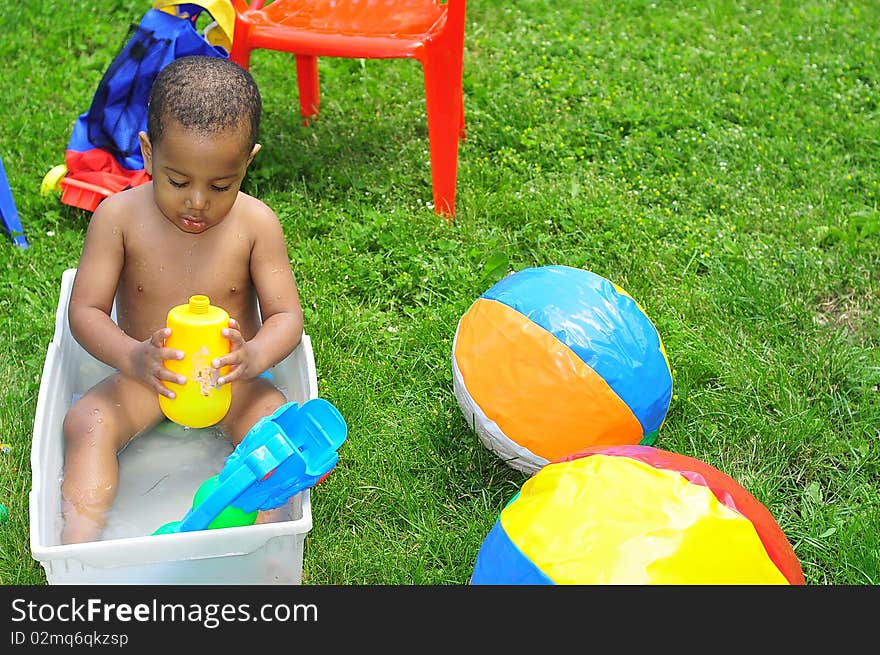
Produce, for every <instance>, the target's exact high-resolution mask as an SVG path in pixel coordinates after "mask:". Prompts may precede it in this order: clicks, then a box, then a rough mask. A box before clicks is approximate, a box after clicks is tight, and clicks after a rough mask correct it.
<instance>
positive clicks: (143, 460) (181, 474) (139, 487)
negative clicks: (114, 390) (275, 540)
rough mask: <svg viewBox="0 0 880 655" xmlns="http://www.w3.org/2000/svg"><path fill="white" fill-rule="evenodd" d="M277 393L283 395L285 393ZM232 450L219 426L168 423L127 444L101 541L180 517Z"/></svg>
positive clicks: (94, 375)
mask: <svg viewBox="0 0 880 655" xmlns="http://www.w3.org/2000/svg"><path fill="white" fill-rule="evenodd" d="M92 363H94V362H92ZM84 364H85V366H86V367H88V365H89V362H84ZM101 377H102V375H101V372H100V371H99V370H95V371H84V370H82V369H81V371H80V380H81V381H82V380H84V379H87V380H89V382H90V384H88V385H86V386H85V388H88V387H89V386H91V384H93V383H94V382H96V381H97V380H98V379H100V378H101ZM281 391H282V392H283V393H284V394H285V396H286V395H287V390H286V389H284V388H281ZM80 397H82V393H75V394H74V395H73V397H72V398H71V405H72V404H73V403H74V402H76V401H77V400H78V399H79V398H80ZM231 452H232V444H231V443H230V442H229V439H228V438H227V437H226V436H225V435H224V434H223V433H222V432H221V431H220V430H219V429H218V428H201V429H191V428H185V427H182V426H179V425H176V424H175V423H172V422H171V421H163V422H161V423H159V424H158V425H157V426H156V427H155V428H153V429H151V430H149V431H147V432H145V433H143V434H141V435H139V436H137V437H136V438H134V439H132V440H131V441H129V443H128V444H127V445H126V446H124V447H123V449H122V450H121V451H120V452H119V455H118V459H119V483H118V491H117V495H116V499H115V501H114V503H113V507H112V508H111V510H110V512H109V514H108V517H107V525H106V527H105V528H104V531H103V533H102V535H101V539H102V540H107V539H124V538H128V537H140V536H146V535H151V534H153V532H154V531H155V530H156V529H157V528H159V527H161V526H162V525H164V524H165V523H168V522H169V521H179V520H180V519H182V518H183V516H184V515H185V514H186V512H187V511H188V510H189V509H190V507H191V506H192V500H193V497H194V496H195V493H196V491H197V490H198V488H199V486H200V485H201V484H202V483H203V482H204V481H205V480H207V479H208V478H209V477H211V476H212V475H217V474H218V473H219V472H220V470H221V469H222V468H223V464H224V463H225V461H226V457H227V456H228V455H229V454H230V453H231ZM278 518H279V519H283V518H289V514H288V515H287V516H280V515H279V516H278ZM58 519H59V521H61V520H62V519H61V514H60V512H59V515H58Z"/></svg>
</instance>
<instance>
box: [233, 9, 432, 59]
mask: <svg viewBox="0 0 880 655" xmlns="http://www.w3.org/2000/svg"><path fill="white" fill-rule="evenodd" d="M445 17H446V8H445V6H444V5H439V4H437V2H436V0H361V1H358V0H353V1H351V2H340V1H339V0H318V1H315V0H311V1H306V0H275V2H273V3H271V4H269V5H266V6H265V7H264V8H262V9H260V10H257V11H250V12H248V14H247V21H248V23H250V24H251V25H252V27H253V31H252V32H251V35H250V40H251V45H252V46H253V47H263V48H268V47H271V48H273V49H282V48H283V47H285V44H289V47H293V44H295V46H296V52H297V53H298V54H315V55H324V56H337V57H358V56H369V57H376V56H377V49H378V56H384V57H389V58H391V57H417V56H418V54H417V53H416V50H417V49H418V48H419V47H420V46H421V44H422V43H424V41H425V40H427V39H428V38H430V37H431V35H432V34H439V33H440V32H441V31H442V28H443V24H444V23H445Z"/></svg>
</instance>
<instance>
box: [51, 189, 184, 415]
mask: <svg viewBox="0 0 880 655" xmlns="http://www.w3.org/2000/svg"><path fill="white" fill-rule="evenodd" d="M120 203H121V200H117V198H115V197H110V198H107V199H106V200H104V201H103V202H102V203H101V204H100V205H98V208H97V209H96V210H95V212H94V214H92V218H91V220H90V221H89V228H88V231H87V232H86V238H85V242H84V243H83V251H82V255H81V256H80V260H79V266H78V267H77V271H76V278H75V279H74V282H73V289H72V290H71V294H70V303H69V305H68V308H67V319H68V322H69V323H70V331H71V333H72V334H73V337H74V338H75V339H76V340H77V341H78V342H79V344H80V345H81V346H82V347H83V348H85V350H86V351H88V352H89V353H90V354H91V355H92V356H93V357H95V358H97V359H99V360H101V361H102V362H104V363H105V364H107V365H108V366H110V367H112V368H114V369H116V370H118V371H120V372H122V373H124V374H125V375H128V376H129V377H133V378H135V379H138V380H140V381H141V382H142V383H144V384H146V385H147V386H148V387H150V388H151V389H153V390H154V391H156V393H159V394H162V395H163V396H167V397H168V398H174V392H173V391H171V389H169V388H168V387H166V386H165V385H164V384H163V383H162V380H168V381H171V382H176V383H178V384H183V383H184V382H185V381H186V380H185V378H183V376H179V375H177V374H175V373H172V372H171V371H169V370H168V369H167V368H165V365H164V361H165V360H169V359H182V358H183V356H184V354H183V353H182V352H180V351H177V350H173V349H171V348H165V347H164V340H165V338H166V337H167V336H168V334H169V331H168V330H167V328H163V329H161V330H158V331H156V332H155V333H153V334H152V335H151V337H150V338H149V339H147V340H146V341H142V342H141V341H137V340H136V339H134V338H133V337H130V336H128V335H127V334H126V333H125V332H124V331H123V330H122V329H121V328H120V327H119V326H118V325H117V324H116V322H115V321H113V319H111V318H110V312H111V311H112V309H113V300H114V299H115V298H116V289H117V287H118V285H119V277H120V275H121V273H122V267H123V264H124V261H125V249H124V237H123V235H124V232H125V230H124V227H125V226H124V223H125V220H126V216H129V215H130V211H121V210H120V209H119V208H118V205H119V204H120Z"/></svg>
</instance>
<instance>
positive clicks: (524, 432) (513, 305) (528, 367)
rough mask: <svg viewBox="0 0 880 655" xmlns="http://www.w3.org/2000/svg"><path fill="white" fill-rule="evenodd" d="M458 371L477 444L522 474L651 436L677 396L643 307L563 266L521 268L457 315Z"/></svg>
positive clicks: (459, 394) (457, 387)
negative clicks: (589, 451) (597, 448)
mask: <svg viewBox="0 0 880 655" xmlns="http://www.w3.org/2000/svg"><path fill="white" fill-rule="evenodd" d="M452 373H453V389H454V391H455V397H456V399H457V401H458V405H459V408H460V409H461V411H462V414H463V415H464V418H465V420H466V421H467V422H468V424H469V425H470V426H471V427H472V428H473V429H474V430H475V432H476V433H477V435H478V437H479V439H480V441H481V442H482V443H483V445H484V446H486V447H487V448H488V449H489V450H491V451H493V452H494V453H495V454H496V455H498V456H499V457H500V458H501V459H502V460H503V461H504V462H505V463H507V464H508V465H509V466H511V467H512V468H515V469H518V470H521V471H524V472H526V473H534V472H535V471H537V470H538V469H539V468H540V467H541V466H543V465H545V464H547V463H548V462H550V461H554V460H556V459H559V458H560V457H564V456H565V455H568V454H571V453H574V452H577V451H578V450H580V449H582V448H585V447H589V446H595V445H612V444H643V445H651V444H653V443H654V441H655V439H656V437H657V433H658V431H659V430H660V427H661V426H662V424H663V421H664V420H665V418H666V414H667V411H668V409H669V403H670V400H671V398H672V372H671V369H670V366H669V361H668V358H667V356H666V351H665V350H664V347H663V341H662V339H661V338H660V334H659V333H658V331H657V329H656V327H655V326H654V324H653V323H652V322H651V321H650V320H649V318H648V316H647V315H646V313H645V311H644V309H643V308H642V306H641V305H640V304H639V303H638V302H636V301H635V300H634V299H633V298H632V297H631V296H630V295H629V294H628V293H627V292H626V291H624V290H623V289H621V288H620V287H619V286H617V285H616V284H614V283H613V282H611V281H609V280H607V279H605V278H604V277H602V276H600V275H597V274H596V273H592V272H590V271H587V270H583V269H579V268H572V267H568V266H541V267H535V268H526V269H523V270H520V271H518V272H515V273H513V274H511V275H508V276H507V277H506V278H504V279H502V280H501V281H499V282H498V283H496V284H495V285H493V286H492V287H491V288H490V289H489V290H488V291H486V292H485V293H484V294H483V295H482V296H480V297H479V298H478V299H477V300H476V301H475V302H474V303H473V304H472V305H471V306H470V308H469V309H468V310H467V312H466V313H465V314H464V315H463V316H462V317H461V319H460V320H459V322H458V326H457V328H456V332H455V339H454V341H453V345H452Z"/></svg>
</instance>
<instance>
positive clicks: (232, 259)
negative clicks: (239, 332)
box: [117, 239, 254, 333]
mask: <svg viewBox="0 0 880 655" xmlns="http://www.w3.org/2000/svg"><path fill="white" fill-rule="evenodd" d="M195 294H204V295H207V296H208V297H209V298H210V299H211V303H212V304H214V305H217V306H219V307H223V309H225V310H226V311H227V312H228V313H229V314H230V316H233V317H236V318H239V320H244V321H245V322H249V321H248V319H249V318H251V315H252V314H253V307H254V289H253V285H252V282H251V278H250V244H249V243H246V242H245V241H244V240H241V239H235V240H232V241H231V242H230V241H228V240H223V239H198V240H197V239H192V240H186V241H183V242H182V243H167V242H154V243H150V242H149V239H146V240H145V241H144V242H142V243H140V244H137V245H135V246H134V247H128V246H127V247H126V258H125V264H124V268H123V271H122V276H121V278H120V283H119V289H118V297H117V302H118V305H120V306H119V307H117V310H121V311H122V314H123V315H121V316H120V317H119V318H120V319H121V321H120V322H121V323H126V324H128V327H129V328H130V330H132V331H135V332H139V333H144V332H150V331H152V330H154V329H158V328H159V327H162V325H164V321H165V316H166V314H167V312H168V310H169V309H171V308H172V307H174V306H175V305H180V304H183V303H186V302H188V300H189V297H190V296H192V295H195ZM124 329H125V328H124ZM126 331H129V330H126Z"/></svg>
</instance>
